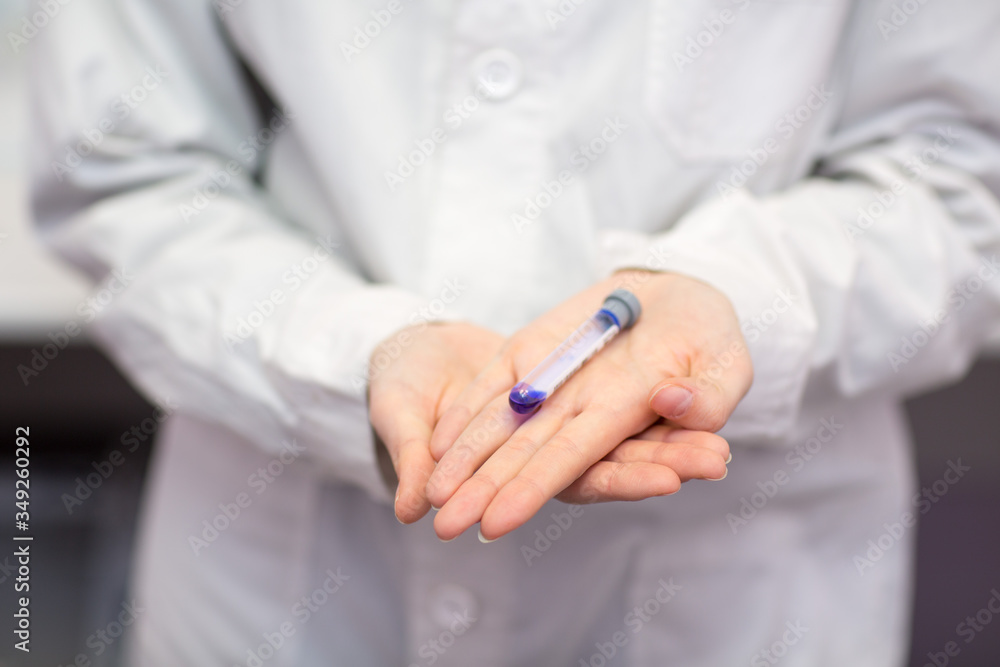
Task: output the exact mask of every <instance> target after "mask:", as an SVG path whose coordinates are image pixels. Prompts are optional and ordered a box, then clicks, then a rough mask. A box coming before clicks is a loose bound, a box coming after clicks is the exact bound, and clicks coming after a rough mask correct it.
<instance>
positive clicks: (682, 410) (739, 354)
mask: <svg viewBox="0 0 1000 667" xmlns="http://www.w3.org/2000/svg"><path fill="white" fill-rule="evenodd" d="M752 383H753V364H752V362H751V361H750V354H749V352H748V351H747V349H746V345H744V344H743V343H742V341H740V342H734V343H733V344H732V345H731V346H730V347H729V348H728V349H727V350H726V351H725V352H723V353H722V354H718V355H715V356H713V357H711V358H710V359H709V360H708V362H707V363H695V364H694V365H693V366H692V368H691V375H690V376H688V377H674V378H668V379H666V380H663V381H661V382H659V383H657V384H656V386H654V387H653V389H652V391H650V393H649V407H650V408H651V409H652V410H653V411H654V412H656V413H657V414H658V415H660V416H661V417H663V418H664V419H667V420H668V421H670V422H671V423H673V424H676V425H677V426H681V427H683V428H686V429H690V430H692V431H709V432H712V433H714V432H716V431H718V430H719V429H721V428H722V427H723V426H725V425H726V422H727V421H729V417H730V415H732V414H733V411H734V410H735V409H736V406H737V405H738V404H739V402H740V401H741V400H742V399H743V397H744V396H745V395H746V393H747V391H749V389H750V385H751V384H752Z"/></svg>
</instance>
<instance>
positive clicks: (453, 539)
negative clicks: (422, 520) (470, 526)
mask: <svg viewBox="0 0 1000 667" xmlns="http://www.w3.org/2000/svg"><path fill="white" fill-rule="evenodd" d="M455 537H458V535H456V536H455ZM455 537H453V538H451V539H450V540H441V538H440V537H439V538H438V539H439V540H441V541H442V542H444V543H445V544H448V543H449V542H454V541H455Z"/></svg>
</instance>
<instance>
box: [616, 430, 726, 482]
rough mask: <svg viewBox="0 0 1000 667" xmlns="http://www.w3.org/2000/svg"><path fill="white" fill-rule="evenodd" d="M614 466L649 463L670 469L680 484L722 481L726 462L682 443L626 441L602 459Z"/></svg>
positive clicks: (706, 450)
mask: <svg viewBox="0 0 1000 667" xmlns="http://www.w3.org/2000/svg"><path fill="white" fill-rule="evenodd" d="M604 460H605V461H610V462H614V463H653V464H656V465H660V466H665V467H667V468H670V469H671V470H673V471H674V472H675V473H676V474H677V476H678V477H679V478H680V480H681V481H682V482H687V481H688V480H692V479H708V480H712V481H719V480H723V479H725V478H726V474H727V472H728V469H727V468H726V459H725V458H724V457H723V456H722V455H721V454H719V453H718V452H715V451H712V450H711V449H706V448H705V447H700V446H698V445H693V444H690V443H686V442H654V441H650V440H626V441H625V442H623V443H622V444H620V445H618V446H617V447H615V448H614V450H612V451H611V453H610V454H608V455H607V456H606V457H604Z"/></svg>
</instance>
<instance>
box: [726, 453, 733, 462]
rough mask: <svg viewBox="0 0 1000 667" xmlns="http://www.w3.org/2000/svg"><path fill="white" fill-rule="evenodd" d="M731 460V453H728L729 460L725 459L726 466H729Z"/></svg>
mask: <svg viewBox="0 0 1000 667" xmlns="http://www.w3.org/2000/svg"><path fill="white" fill-rule="evenodd" d="M732 460H733V453H732V452H729V458H728V459H726V465H729V463H730V461H732Z"/></svg>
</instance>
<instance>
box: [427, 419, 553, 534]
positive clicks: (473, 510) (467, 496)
mask: <svg viewBox="0 0 1000 667" xmlns="http://www.w3.org/2000/svg"><path fill="white" fill-rule="evenodd" d="M558 408H559V406H558V405H557V404H550V405H543V406H542V409H541V410H539V411H538V412H537V413H536V414H535V415H534V417H533V418H532V419H531V420H530V421H527V422H525V423H524V424H522V425H521V427H520V428H518V429H517V431H515V432H514V434H513V435H512V436H511V437H510V439H509V440H507V442H505V443H504V444H503V446H502V447H500V448H499V449H497V450H496V452H495V453H494V454H493V455H492V456H490V457H489V458H488V459H487V460H486V461H485V462H484V463H483V464H482V465H481V466H480V467H479V469H478V470H476V471H475V473H474V474H473V475H472V476H471V477H469V478H468V479H462V480H461V481H460V483H459V486H458V487H457V488H456V490H455V492H454V493H453V494H452V495H451V497H450V498H448V500H447V502H445V503H444V504H443V505H441V506H440V507H441V509H440V511H439V512H438V513H437V515H436V516H435V517H434V530H435V532H436V533H437V534H438V537H440V538H441V539H443V540H450V539H452V538H454V537H456V536H457V535H460V534H461V533H463V532H464V531H465V530H466V529H468V528H469V527H471V526H472V525H473V524H475V523H476V522H478V521H479V519H480V518H481V517H482V516H483V512H485V511H486V508H487V507H488V506H489V504H490V502H492V500H493V498H495V497H496V494H497V492H499V490H500V489H501V488H503V486H504V485H505V484H506V483H507V482H509V481H510V480H512V479H513V478H514V477H515V476H517V473H518V472H520V471H521V469H522V468H524V466H525V464H527V462H528V461H530V460H531V457H532V456H534V454H535V452H537V451H538V450H539V449H540V448H541V446H542V445H543V444H545V443H547V442H548V441H549V439H550V438H551V437H552V436H553V435H555V434H556V433H558V432H559V429H561V428H562V427H563V425H564V424H565V423H566V422H567V421H568V420H569V419H571V418H572V417H573V415H572V414H569V413H567V412H565V411H562V410H559V409H558ZM435 502H436V499H435Z"/></svg>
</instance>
